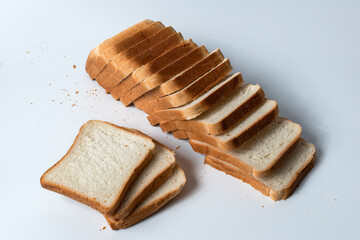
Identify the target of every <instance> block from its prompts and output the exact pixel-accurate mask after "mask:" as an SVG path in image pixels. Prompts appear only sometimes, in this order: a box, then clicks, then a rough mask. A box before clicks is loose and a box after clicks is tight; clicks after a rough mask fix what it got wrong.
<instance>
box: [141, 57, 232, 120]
mask: <svg viewBox="0 0 360 240" xmlns="http://www.w3.org/2000/svg"><path fill="white" fill-rule="evenodd" d="M231 71H232V66H231V64H230V61H229V59H227V58H226V59H224V60H223V61H222V62H221V63H219V64H218V65H216V66H215V67H214V68H212V69H211V70H210V71H209V72H207V73H205V74H204V75H202V76H201V77H199V78H198V79H196V80H195V81H193V82H192V83H191V84H189V85H188V86H186V87H185V88H183V89H181V90H179V91H177V92H174V93H172V94H170V95H167V96H164V97H161V98H159V99H157V100H156V101H152V102H150V103H148V104H147V105H146V106H144V107H143V110H144V111H145V112H146V113H149V114H150V113H154V112H156V111H159V110H163V109H167V108H172V107H179V106H181V105H184V104H186V103H188V102H190V101H191V100H193V99H195V98H196V97H198V96H200V95H201V94H203V93H205V92H206V91H207V90H209V89H210V88H212V87H213V86H214V85H216V84H217V83H218V82H219V81H221V80H222V79H223V78H224V77H225V76H226V75H228V74H229V73H230V72H231Z"/></svg>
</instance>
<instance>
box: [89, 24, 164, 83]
mask: <svg viewBox="0 0 360 240" xmlns="http://www.w3.org/2000/svg"><path fill="white" fill-rule="evenodd" d="M164 27H165V26H164V25H163V24H162V23H161V22H155V23H154V22H153V21H151V20H144V21H142V22H140V23H138V24H135V25H134V26H132V27H130V28H128V29H126V30H124V31H122V32H120V33H118V34H117V35H115V36H113V37H111V38H109V39H106V40H105V41H104V42H102V43H101V44H99V45H98V46H96V47H95V48H94V49H93V50H91V52H90V54H89V56H88V59H87V61H86V66H85V69H86V72H87V73H89V75H90V77H91V79H95V78H96V76H97V75H98V74H99V73H100V72H101V71H102V70H103V69H104V67H105V66H106V65H107V64H108V63H109V61H110V60H111V59H112V58H113V57H114V56H116V55H117V54H118V53H120V52H122V51H124V50H125V49H127V48H129V47H131V46H132V45H134V44H136V43H138V42H140V41H142V40H144V39H145V38H146V37H148V36H150V35H152V34H154V33H155V32H157V31H159V30H160V29H162V28H164Z"/></svg>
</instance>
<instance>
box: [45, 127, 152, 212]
mask: <svg viewBox="0 0 360 240" xmlns="http://www.w3.org/2000/svg"><path fill="white" fill-rule="evenodd" d="M153 150H155V144H154V143H153V141H152V139H151V138H149V137H146V136H144V135H142V134H138V133H134V132H132V131H130V130H128V129H125V128H121V127H118V126H115V125H113V124H110V123H107V122H102V121H89V122H87V123H86V124H84V125H83V126H82V127H81V129H80V131H79V134H78V135H77V137H76V139H75V141H74V143H73V145H72V146H71V148H70V149H69V151H68V152H67V153H66V155H65V156H64V157H63V158H62V159H61V160H60V161H59V162H57V163H56V164H55V165H54V166H52V167H51V168H50V169H49V170H47V171H46V172H45V173H44V174H43V175H42V177H41V179H40V182H41V185H42V186H43V187H44V188H46V189H49V190H52V191H55V192H58V193H60V194H63V195H65V196H68V197H70V198H73V199H75V200H77V201H79V202H81V203H84V204H86V205H88V206H90V207H92V208H94V209H96V210H98V211H99V212H101V213H104V214H112V213H114V211H115V210H116V209H117V208H118V207H119V205H120V203H121V201H122V199H123V197H124V196H125V194H126V192H127V190H128V188H129V187H130V186H131V184H132V183H133V182H134V181H135V180H136V178H137V175H138V173H140V172H141V171H142V170H143V168H144V167H145V166H146V165H147V164H148V162H149V161H150V160H151V157H152V151H153Z"/></svg>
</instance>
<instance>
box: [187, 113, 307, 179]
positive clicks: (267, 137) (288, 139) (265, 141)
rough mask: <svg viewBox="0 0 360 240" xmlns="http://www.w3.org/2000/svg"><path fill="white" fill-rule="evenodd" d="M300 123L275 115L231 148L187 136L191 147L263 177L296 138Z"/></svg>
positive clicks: (291, 146) (292, 146) (283, 155)
mask: <svg viewBox="0 0 360 240" xmlns="http://www.w3.org/2000/svg"><path fill="white" fill-rule="evenodd" d="M300 134H301V126H300V125H299V124H296V123H294V122H292V121H290V120H287V119H284V118H279V117H278V118H277V119H276V120H275V121H273V122H272V123H271V124H270V125H268V126H267V127H266V128H265V129H263V130H261V131H260V132H259V133H258V134H256V135H255V136H254V137H252V138H250V139H249V140H248V141H246V142H245V143H244V144H242V145H241V146H239V147H238V148H236V149H234V150H231V151H222V150H220V149H218V148H216V147H214V146H211V145H209V144H206V143H204V142H200V141H197V140H193V139H189V143H190V145H191V147H192V148H193V150H194V151H195V152H198V153H202V154H209V155H211V156H213V157H216V158H219V159H221V160H223V161H226V162H229V163H231V164H233V165H235V166H237V167H238V168H240V169H242V170H243V171H244V172H247V173H249V174H252V175H253V176H255V177H264V176H266V175H267V174H269V173H270V172H271V168H272V167H273V166H274V165H275V164H276V163H277V162H278V161H279V160H280V159H281V158H282V157H285V156H286V155H287V154H288V153H289V152H291V151H292V150H293V148H294V146H295V143H296V142H297V141H298V140H299V138H300Z"/></svg>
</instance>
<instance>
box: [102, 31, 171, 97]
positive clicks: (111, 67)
mask: <svg viewBox="0 0 360 240" xmlns="http://www.w3.org/2000/svg"><path fill="white" fill-rule="evenodd" d="M173 34H176V31H175V30H174V29H173V28H172V27H166V28H164V29H161V30H160V31H158V32H156V33H155V34H153V35H151V36H150V37H148V38H145V39H144V40H143V41H141V42H139V43H137V44H135V45H133V46H132V47H130V48H128V49H126V50H125V51H123V52H120V53H119V54H118V55H116V56H115V57H113V58H112V59H111V61H110V62H109V63H108V64H107V65H106V67H105V68H104V70H103V71H102V72H101V73H100V74H99V75H98V76H97V77H96V80H97V82H98V83H99V85H100V86H102V87H103V86H104V85H105V83H106V82H107V81H109V79H111V82H115V83H116V82H117V83H119V82H120V81H122V80H123V79H124V78H125V77H126V76H123V75H115V74H116V73H117V70H118V69H119V68H120V66H122V65H123V64H124V63H125V62H126V61H128V60H130V59H131V58H133V57H135V56H137V55H138V54H140V53H141V52H143V51H145V50H147V49H149V48H151V47H153V46H154V45H157V44H158V43H160V42H161V41H163V40H165V39H167V38H168V37H170V36H171V35H173ZM115 83H114V84H115ZM106 84H107V88H106V89H105V90H106V92H110V90H111V88H113V87H114V86H115V85H116V84H115V85H113V86H111V87H109V85H110V84H108V83H106Z"/></svg>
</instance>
